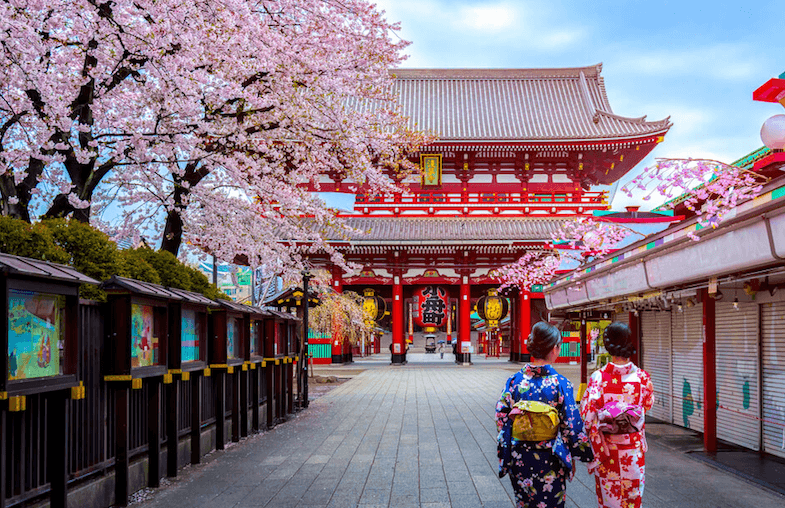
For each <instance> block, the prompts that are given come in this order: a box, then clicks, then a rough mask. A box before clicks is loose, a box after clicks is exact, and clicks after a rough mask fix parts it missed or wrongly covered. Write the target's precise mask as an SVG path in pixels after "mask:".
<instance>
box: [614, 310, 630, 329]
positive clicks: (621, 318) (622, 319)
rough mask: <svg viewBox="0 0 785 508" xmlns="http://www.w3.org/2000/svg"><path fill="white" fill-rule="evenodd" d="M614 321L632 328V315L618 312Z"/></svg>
mask: <svg viewBox="0 0 785 508" xmlns="http://www.w3.org/2000/svg"><path fill="white" fill-rule="evenodd" d="M613 320H614V321H618V322H619V323H624V324H625V325H627V326H630V313H629V312H617V313H616V314H615V315H614V317H613Z"/></svg>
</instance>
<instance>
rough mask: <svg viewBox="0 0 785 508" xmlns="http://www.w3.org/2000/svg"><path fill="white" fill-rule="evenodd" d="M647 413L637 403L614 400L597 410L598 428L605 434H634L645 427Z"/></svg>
mask: <svg viewBox="0 0 785 508" xmlns="http://www.w3.org/2000/svg"><path fill="white" fill-rule="evenodd" d="M645 419H646V413H645V412H644V410H643V407H641V406H638V405H636V404H627V403H625V402H620V401H614V402H609V403H607V404H605V405H604V406H603V407H602V409H600V410H599V411H598V412H597V421H598V428H599V430H600V432H603V433H605V434H632V433H633V432H639V431H640V430H641V429H643V423H644V421H645Z"/></svg>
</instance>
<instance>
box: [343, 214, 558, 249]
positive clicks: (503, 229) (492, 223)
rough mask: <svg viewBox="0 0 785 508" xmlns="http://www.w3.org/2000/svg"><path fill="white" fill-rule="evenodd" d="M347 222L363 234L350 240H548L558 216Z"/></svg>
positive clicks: (370, 219) (405, 241) (353, 220)
mask: <svg viewBox="0 0 785 508" xmlns="http://www.w3.org/2000/svg"><path fill="white" fill-rule="evenodd" d="M347 222H348V224H349V225H350V226H351V227H353V228H355V229H358V230H360V231H361V232H362V233H361V234H357V235H353V237H352V238H351V239H350V241H351V242H353V243H397V244H405V243H415V242H416V243H418V244H439V243H443V242H464V243H470V242H482V243H488V242H494V241H496V242H505V243H506V242H532V241H540V242H542V241H550V240H551V233H552V232H554V231H555V230H556V228H558V227H559V225H561V224H562V222H563V220H561V219H532V218H506V217H504V218H500V217H482V218H479V217H478V218H453V217H449V218H447V217H445V218H435V217H417V218H414V217H351V218H348V219H347Z"/></svg>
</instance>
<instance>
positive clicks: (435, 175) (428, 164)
mask: <svg viewBox="0 0 785 508" xmlns="http://www.w3.org/2000/svg"><path fill="white" fill-rule="evenodd" d="M420 170H421V171H422V186H423V187H439V186H441V184H442V155H441V154H423V155H420Z"/></svg>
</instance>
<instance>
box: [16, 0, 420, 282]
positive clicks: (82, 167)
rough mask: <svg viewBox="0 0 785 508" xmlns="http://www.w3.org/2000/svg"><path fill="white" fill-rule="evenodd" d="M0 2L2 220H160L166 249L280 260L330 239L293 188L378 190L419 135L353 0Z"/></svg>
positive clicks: (311, 205)
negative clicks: (321, 181) (40, 216)
mask: <svg viewBox="0 0 785 508" xmlns="http://www.w3.org/2000/svg"><path fill="white" fill-rule="evenodd" d="M0 9H2V15H0V23H2V28H3V30H0V42H1V43H2V50H1V52H0V58H2V65H1V66H0V69H1V70H0V73H2V80H0V191H2V207H3V213H4V214H7V215H13V216H17V217H21V218H23V219H25V220H30V219H31V218H32V217H33V216H34V215H35V214H36V211H37V212H38V213H41V212H44V213H45V215H48V216H64V215H69V214H72V215H74V217H76V218H78V219H79V220H83V221H88V220H90V219H91V218H92V220H93V221H94V222H97V223H98V224H99V225H101V226H102V227H104V228H106V227H109V226H112V227H113V228H114V229H113V232H114V233H116V234H122V235H124V236H127V235H128V234H129V233H138V232H139V231H140V228H146V229H147V230H151V231H154V234H160V232H161V228H160V226H159V222H163V221H165V227H164V228H163V234H162V237H163V247H164V248H165V249H166V250H169V251H171V252H174V253H176V252H178V250H179V247H180V244H181V241H182V240H183V239H184V240H185V241H186V243H188V244H190V245H193V246H198V247H199V248H200V249H203V250H206V251H209V252H211V253H214V254H216V255H217V256H218V257H220V258H222V259H224V260H229V261H231V260H233V259H235V258H237V257H240V258H242V259H244V260H246V261H247V262H249V263H251V264H256V263H260V262H262V261H264V262H266V263H273V264H275V263H278V264H281V265H286V266H292V265H296V264H297V263H298V262H299V259H298V255H299V254H298V252H299V251H301V249H302V248H303V247H302V246H303V245H308V246H309V247H308V248H310V249H318V248H326V247H327V246H326V245H325V243H324V242H323V237H324V234H325V233H326V232H328V231H329V232H331V234H332V235H338V236H340V234H341V232H342V231H345V226H344V225H343V224H342V223H341V221H339V220H338V219H337V218H336V216H335V215H334V214H333V213H331V212H330V211H329V210H327V209H326V208H325V206H324V205H323V203H321V202H319V201H316V200H314V199H313V198H312V197H311V196H310V195H308V194H307V193H305V192H304V191H303V190H302V189H301V187H300V186H301V185H302V184H303V183H306V182H309V181H311V182H318V178H319V175H320V174H322V173H324V172H329V173H331V174H332V175H333V176H334V177H337V178H344V179H348V180H350V181H353V182H355V183H356V185H357V186H358V187H364V188H369V189H372V190H374V191H376V192H394V191H396V190H397V187H396V186H395V185H394V182H395V181H396V177H398V176H399V174H400V173H405V171H407V170H410V169H411V168H410V167H408V166H407V164H408V163H407V162H406V158H405V153H406V152H407V151H408V150H411V149H414V148H415V147H416V146H417V145H419V144H420V143H421V142H423V141H424V140H425V139H426V138H424V137H423V136H422V135H420V134H418V133H415V132H411V131H410V130H408V129H407V128H406V121H405V119H404V118H402V117H401V115H400V114H399V112H398V111H397V110H396V107H395V104H396V102H395V100H394V99H395V97H394V95H393V91H392V86H391V84H392V79H393V78H392V76H391V75H390V73H389V69H390V68H392V67H395V66H396V65H398V64H399V63H400V62H401V60H402V55H401V50H402V49H403V48H404V47H405V43H404V42H401V41H400V40H397V39H394V37H395V33H394V32H395V30H397V26H396V25H392V24H390V23H388V22H387V21H386V20H385V19H384V16H383V14H382V13H380V12H378V11H377V10H376V9H375V7H374V6H372V5H371V4H369V3H367V2H366V1H364V0H317V1H308V0H257V1H255V2H250V1H247V0H218V1H212V0H211V1H210V2H205V1H197V2H185V3H183V2H172V1H171V0H141V1H137V0H134V1H130V0H113V1H107V2H102V1H100V0H54V1H47V2H43V1H41V0H10V1H9V2H5V3H4V4H3V5H2V6H1V7H0ZM391 177H392V178H391ZM96 204H97V205H98V207H97V208H98V210H97V211H98V212H102V211H104V210H106V209H107V207H109V206H112V207H113V208H112V210H113V212H112V213H115V212H114V210H115V208H114V207H115V206H117V205H119V206H120V207H121V209H122V217H123V221H122V223H120V224H119V225H118V224H111V225H110V224H105V223H104V222H103V221H102V220H96V216H95V212H96V210H95V209H94V208H96V207H95V206H94V205H96ZM31 211H32V213H31ZM91 212H92V217H91ZM106 216H107V215H106V214H104V216H103V217H101V218H105V217H106ZM281 240H282V241H281Z"/></svg>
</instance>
